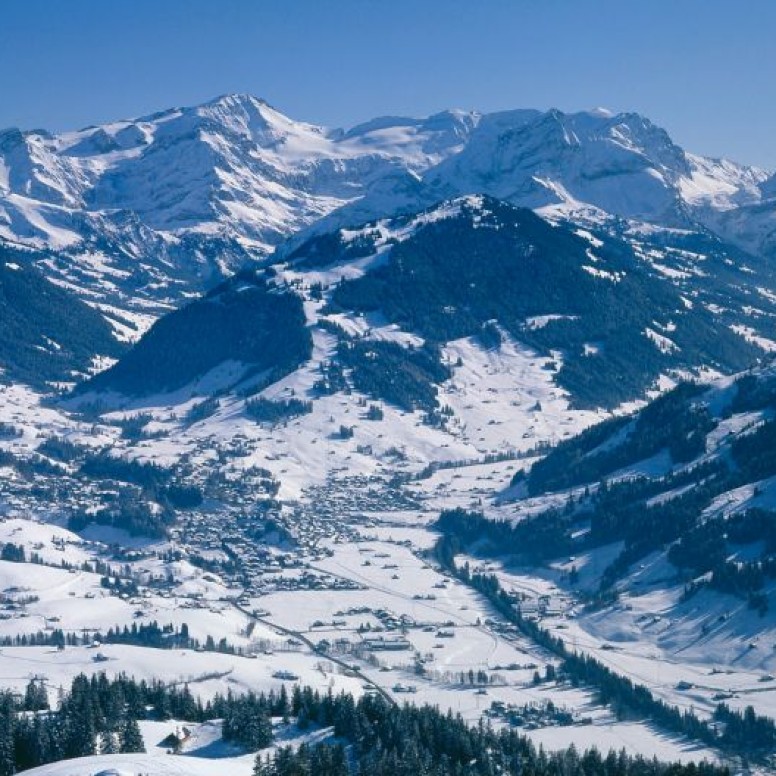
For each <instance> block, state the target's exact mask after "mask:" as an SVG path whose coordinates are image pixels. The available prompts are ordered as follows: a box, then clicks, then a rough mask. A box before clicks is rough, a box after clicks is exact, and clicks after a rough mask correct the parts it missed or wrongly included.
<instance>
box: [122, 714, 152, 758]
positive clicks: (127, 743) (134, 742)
mask: <svg viewBox="0 0 776 776" xmlns="http://www.w3.org/2000/svg"><path fill="white" fill-rule="evenodd" d="M120 748H121V752H122V753H131V752H145V750H146V749H145V744H144V743H143V736H142V735H141V733H140V727H139V726H138V724H137V720H134V719H128V720H127V721H126V722H125V723H124V727H123V728H122V729H121V737H120Z"/></svg>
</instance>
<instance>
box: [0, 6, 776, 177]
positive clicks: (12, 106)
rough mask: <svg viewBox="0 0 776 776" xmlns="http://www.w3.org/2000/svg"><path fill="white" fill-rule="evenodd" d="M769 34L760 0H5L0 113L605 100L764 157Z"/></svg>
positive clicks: (688, 142) (773, 164)
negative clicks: (219, 103)
mask: <svg viewBox="0 0 776 776" xmlns="http://www.w3.org/2000/svg"><path fill="white" fill-rule="evenodd" d="M775 33H776V2H773V1H772V0H745V2H740V0H739V2H733V1H732V0H671V1H670V2H669V1H668V0H619V1H618V2H612V1H611V0H383V1H381V2H378V1H377V0H285V2H278V1H277V0H130V1H125V0H3V2H2V5H1V6H0V73H2V77H0V127H5V126H20V127H22V128H25V129H30V128H37V127H46V128H50V129H54V130H62V129H72V128H77V127H82V126H86V125H88V124H92V123H98V122H101V121H106V120H110V119H116V118H123V117H130V116H136V115H141V114H144V113H150V112H153V111H154V110H158V109H162V108H166V107H170V106H173V105H190V104H196V103H198V102H202V101H205V100H207V99H209V98H211V97H214V96H216V95H218V94H223V93H226V92H250V93H252V94H255V95H257V96H260V97H264V98H265V99H266V100H268V101H269V102H271V103H272V104H273V105H275V106H276V107H278V108H279V109H281V110H282V111H284V112H285V113H287V114H289V115H291V116H292V117H294V118H299V119H305V120H308V121H313V122H316V123H323V124H327V125H330V126H348V125H352V124H354V123H357V122H359V121H362V120H364V119H367V118H371V117H373V116H376V115H385V114H410V115H427V114H429V113H433V112H435V111H437V110H441V109H444V108H448V107H461V108H475V109H477V110H481V111H492V110H499V109H505V108H517V107H538V108H549V107H557V108H561V109H562V110H578V109H584V108H592V107H596V106H604V107H608V108H611V109H613V110H636V111H639V112H640V113H644V114H645V115H647V116H649V117H650V118H651V119H652V120H653V121H655V122H656V123H658V124H660V125H662V126H664V127H665V128H666V129H668V131H669V132H670V133H671V134H672V136H673V137H674V139H675V140H676V141H677V142H679V143H680V144H682V145H684V146H685V147H687V148H688V149H689V150H693V151H696V152H699V153H704V154H709V155H717V156H727V157H730V158H733V159H737V160H740V161H743V162H748V163H754V164H759V165H761V166H765V167H767V168H770V169H776V99H775V98H776V45H774V35H775Z"/></svg>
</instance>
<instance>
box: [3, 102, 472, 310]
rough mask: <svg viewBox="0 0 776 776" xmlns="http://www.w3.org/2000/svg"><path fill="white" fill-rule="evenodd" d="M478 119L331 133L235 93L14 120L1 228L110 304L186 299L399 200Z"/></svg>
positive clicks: (377, 124)
mask: <svg viewBox="0 0 776 776" xmlns="http://www.w3.org/2000/svg"><path fill="white" fill-rule="evenodd" d="M475 122H476V117H475V116H473V115H469V114H463V113H454V112H449V113H444V114H439V115H437V116H432V117H430V118H429V119H426V120H422V121H416V120H411V119H384V120H377V121H373V122H370V123H369V124H364V125H361V126H358V127H354V128H353V129H351V130H349V131H348V132H344V131H342V130H335V131H329V130H326V129H324V128H322V127H317V126H313V125H311V124H306V123H302V122H296V121H292V120H291V119H289V118H287V117H286V116H284V115H283V114H281V113H280V112H278V111H277V110H275V109H273V108H272V107H270V106H269V105H267V104H266V103H265V102H263V101H261V100H258V99H255V98H253V97H249V96H245V95H230V96H225V97H222V98H219V99H217V100H214V101H212V102H210V103H206V104H204V105H201V106H198V107H194V108H183V109H173V110H168V111H164V112H162V113H157V114H154V115H151V116H146V117H143V118H140V119H136V120H132V121H120V122H116V123H112V124H107V125H104V126H100V127H91V128H88V129H84V130H81V131H78V132H70V133H65V134H61V135H56V136H54V135H50V134H48V133H46V132H24V133H22V132H20V131H19V130H15V129H13V130H6V131H5V132H3V133H2V134H0V236H2V237H4V238H6V239H8V240H14V241H19V242H23V243H25V244H31V245H34V246H36V247H39V248H43V247H46V248H52V249H56V250H57V251H59V253H58V256H57V259H56V260H52V262H51V263H50V264H49V266H48V271H49V272H50V273H52V274H55V275H57V276H58V277H59V278H60V279H61V280H63V281H66V282H71V283H73V284H74V285H77V286H79V287H81V288H82V290H84V291H85V292H91V293H93V294H96V295H97V297H98V298H100V299H101V300H102V301H105V302H108V301H113V302H115V301H118V300H117V299H116V296H117V295H118V297H119V300H120V301H121V302H122V304H125V305H129V306H132V301H133V297H140V298H142V297H147V298H148V299H150V300H152V301H154V302H156V303H157V304H158V303H159V302H162V301H167V300H169V299H173V300H177V299H179V298H180V297H181V295H182V294H183V293H185V292H186V291H190V290H192V289H194V290H201V289H202V288H203V287H206V286H207V285H208V284H211V283H212V282H214V281H215V280H217V279H218V278H219V277H223V276H224V275H225V274H229V273H230V272H231V271H234V270H235V269H237V268H238V267H239V266H240V265H241V264H243V263H245V262H246V261H248V260H249V259H251V258H257V257H260V256H262V255H265V254H266V253H267V252H268V251H269V250H270V249H271V247H272V246H274V245H275V244H277V243H278V242H279V241H280V240H281V239H282V238H283V237H285V236H288V235H289V234H291V233H293V232H294V231H296V230H297V229H299V228H300V227H302V226H305V225H307V224H310V223H312V222H313V221H315V220H317V219H318V218H320V217H321V216H322V215H325V214H326V213H329V212H330V211H332V210H333V209H335V208H338V207H340V206H341V205H343V204H345V203H347V202H350V201H352V200H354V199H357V198H360V197H362V196H363V195H364V194H365V193H366V192H369V191H370V190H372V189H377V190H379V191H381V192H382V196H388V195H389V194H390V195H392V196H393V195H394V194H395V192H396V190H397V189H400V188H401V187H402V186H406V185H411V183H412V181H414V180H415V176H416V175H417V173H418V172H419V171H423V170H425V169H427V168H428V167H429V166H431V165H433V164H435V163H436V162H438V161H439V160H440V159H442V158H444V157H446V156H447V155H449V154H450V153H453V152H455V151H457V150H459V149H460V148H461V146H462V144H463V143H464V142H465V140H466V138H467V136H468V134H469V132H470V130H471V128H472V126H473V125H474V123H475Z"/></svg>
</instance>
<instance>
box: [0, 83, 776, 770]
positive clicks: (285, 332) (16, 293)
mask: <svg viewBox="0 0 776 776" xmlns="http://www.w3.org/2000/svg"><path fill="white" fill-rule="evenodd" d="M775 190H776V189H775V188H774V179H773V177H771V176H770V175H769V174H768V173H766V172H764V171H761V170H758V169H755V168H749V167H745V166H742V165H738V164H735V163H733V162H729V161H722V160H712V159H707V158H704V157H700V156H697V155H694V154H691V153H689V152H685V151H684V150H683V149H681V148H680V147H679V146H677V145H676V144H675V143H674V142H673V141H672V140H671V138H670V137H669V136H668V135H667V133H666V132H665V131H663V130H662V129H660V128H659V127H656V126H655V125H653V124H652V123H651V122H650V121H649V120H648V119H646V118H644V117H641V116H639V115H637V114H619V115H612V114H610V113H608V112H606V111H602V110H596V111H591V112H585V113H577V114H564V113H562V112H560V111H548V112H540V111H533V110H519V111H509V112H504V113H498V114H485V115H482V114H479V113H476V112H464V111H448V112H445V113H441V114H438V115H435V116H431V117H429V118H426V119H407V118H379V119H375V120H374V121H371V122H368V123H366V124H363V125H361V126H357V127H354V128H352V129H349V130H330V129H326V128H322V127H318V126H313V125H310V124H306V123H303V122H297V121H294V120H291V119H289V118H288V117H286V116H284V115H283V114H282V113H280V112H279V111H277V110H276V109H274V108H272V107H271V106H269V105H267V103H265V102H263V101H262V100H258V99H256V98H253V97H249V96H245V95H229V96H225V97H221V98H219V99H217V100H214V101H212V102H209V103H207V104H205V105H201V106H197V107H193V108H176V109H171V110H169V111H164V112H162V113H158V114H155V115H152V116H147V117H143V118H140V119H133V120H127V121H118V122H115V123H111V124H107V125H104V126H101V127H91V128H87V129H84V130H80V131H78V132H70V133H64V134H58V135H52V134H49V133H46V132H42V131H35V132H21V131H18V130H7V131H4V132H2V133H0V315H2V324H3V331H0V365H1V366H2V373H1V374H0V642H2V646H1V647H0V668H2V676H3V677H4V679H3V682H2V685H3V686H4V687H7V688H8V689H10V690H11V691H13V692H14V693H18V694H19V696H20V697H25V693H26V692H28V691H29V689H28V688H29V687H30V683H31V682H32V685H33V687H38V686H40V687H42V688H43V689H42V691H41V692H42V694H43V696H44V698H45V701H46V703H47V704H49V705H50V706H51V707H56V704H57V703H58V702H59V701H60V700H61V699H62V698H63V697H64V696H65V694H66V693H67V692H69V690H70V686H71V683H72V682H74V681H75V680H77V678H78V677H79V675H80V674H86V675H89V676H99V675H100V674H102V673H104V674H105V675H106V677H107V678H108V679H109V680H117V681H118V680H121V681H123V679H122V677H123V678H126V677H133V678H134V679H135V680H137V681H141V680H145V681H147V682H149V683H150V682H152V681H153V680H155V679H163V680H164V682H165V685H166V687H167V690H168V691H169V692H172V693H173V696H172V700H171V701H170V699H169V698H167V699H166V700H165V703H167V702H168V701H169V702H172V703H173V704H175V703H178V702H179V701H180V699H179V698H177V696H175V695H174V692H175V691H176V690H180V689H181V688H184V687H186V688H188V691H190V693H191V694H192V695H193V696H195V697H196V698H199V699H200V700H201V701H202V702H203V703H207V702H211V703H214V704H216V705H217V704H218V703H219V702H220V700H219V699H222V698H224V697H226V696H227V695H228V694H229V693H233V694H235V695H238V694H242V693H249V692H253V693H262V692H264V693H272V696H271V697H272V698H273V699H274V698H275V696H276V694H279V693H280V692H281V688H285V690H284V692H286V693H288V695H289V696H290V695H291V694H292V693H293V692H294V688H295V687H296V688H300V687H309V688H312V689H313V690H317V691H318V692H319V693H321V694H322V695H323V696H325V695H326V693H328V692H331V693H333V694H334V695H336V694H338V693H339V692H341V691H342V692H346V693H350V694H352V695H353V696H354V698H357V699H358V698H367V699H377V701H375V702H379V699H382V702H384V703H385V704H387V705H388V706H389V707H391V706H392V705H393V704H396V705H397V706H403V704H404V703H405V702H407V703H410V704H413V705H418V706H420V705H422V704H432V705H436V706H438V707H439V708H440V709H441V710H442V711H443V712H446V711H447V710H448V709H449V710H451V711H452V712H454V713H459V714H460V715H461V716H462V718H463V719H464V720H465V721H466V722H468V723H472V724H476V723H478V722H480V721H488V722H489V723H490V724H492V725H493V726H494V728H495V729H497V730H511V731H517V732H520V733H521V734H525V735H526V736H528V738H529V739H530V740H531V741H532V742H533V743H534V744H535V745H536V746H537V747H538V746H539V745H541V746H542V747H544V748H545V749H546V750H548V751H557V750H561V749H565V748H566V747H568V746H569V745H570V744H572V743H573V744H574V746H575V747H576V748H577V749H578V750H579V751H580V752H581V751H583V750H585V749H587V748H588V747H590V746H592V745H595V746H597V747H598V749H599V750H601V751H602V752H604V753H605V752H607V751H608V750H610V749H614V750H619V749H621V748H623V747H625V748H626V749H627V750H628V752H629V753H632V754H639V755H643V756H645V757H647V758H651V757H653V756H657V757H658V758H659V759H661V760H669V761H673V760H677V761H682V762H691V761H698V760H702V759H706V760H708V761H709V762H711V763H716V764H724V765H729V766H731V767H733V768H734V769H739V770H743V769H746V768H752V769H754V770H758V769H759V770H760V771H761V772H769V770H768V769H769V768H770V769H772V768H773V767H776V764H774V761H773V749H772V748H770V749H769V747H770V746H771V743H772V742H774V741H776V738H774V735H776V734H775V733H774V730H775V729H774V727H773V721H772V720H773V719H774V718H776V679H775V678H774V677H775V676H776V614H775V612H776V598H775V597H774V596H776V539H775V538H774V537H776V506H775V502H774V497H776V463H775V462H774V461H773V460H772V457H773V452H772V451H773V428H774V422H776V421H774V412H776V377H774V368H773V367H772V366H771V365H770V363H771V355H770V354H772V353H773V351H774V350H775V349H776V278H775V277H774V272H773V269H772V260H773V258H774V257H776V253H775V252H774V234H776V222H774V217H775V216H774V214H776V198H774V196H773V195H774V191H775ZM588 660H589V661H590V663H589V664H587V663H585V661H588ZM74 686H75V685H74ZM634 686H635V687H636V688H637V690H636V691H633V692H631V691H632V688H633V687H634ZM629 687H630V689H629ZM133 691H134V690H133ZM106 692H107V690H106ZM122 692H129V690H128V689H127V688H124V689H122ZM160 692H161V691H160ZM297 692H299V690H298V689H297ZM159 697H160V698H161V697H164V698H166V696H164V693H161V695H160V696H159ZM274 702H275V701H273V703H274ZM369 702H371V701H366V702H365V703H367V706H368V703H369ZM148 703H149V706H148V707H149V708H152V707H153V709H154V711H153V713H149V714H148V715H147V716H148V718H147V719H141V721H140V724H139V730H140V735H141V736H142V739H143V741H144V745H145V749H146V751H147V754H140V753H133V754H129V753H125V754H116V753H114V752H112V751H108V749H110V748H112V747H113V746H114V742H113V738H111V736H113V733H112V732H111V733H106V732H103V733H102V735H103V737H102V739H100V740H101V741H102V743H101V744H100V748H101V751H99V752H94V753H92V752H83V753H82V754H84V755H92V756H87V757H85V758H84V759H81V760H79V759H74V760H67V761H63V762H60V763H55V764H51V765H43V766H42V767H41V768H40V769H39V770H33V771H30V772H31V773H40V774H42V775H43V774H46V775H47V776H55V775H58V774H62V775H63V776H64V775H65V774H78V776H82V775H83V776H86V775H87V774H93V773H145V772H148V773H159V774H165V773H197V774H198V773H203V774H215V773H221V772H225V770H224V769H226V771H228V772H229V773H235V774H241V773H245V774H250V773H252V772H253V767H254V757H255V755H254V753H253V749H251V747H250V745H247V744H246V743H245V742H244V741H241V740H236V739H235V738H232V739H229V738H228V737H224V736H223V735H222V733H223V730H222V728H221V726H220V724H221V723H220V722H219V721H218V720H220V719H221V717H220V716H217V715H216V712H215V711H214V712H213V713H212V714H211V715H210V716H208V715H207V714H206V713H205V712H204V711H202V710H201V709H200V710H198V711H197V712H196V714H194V713H193V712H192V716H197V715H198V717H197V719H193V718H184V717H180V718H177V717H176V716H175V714H173V713H172V711H169V709H168V711H169V713H167V714H166V715H163V714H161V713H160V711H159V708H160V707H159V706H158V705H155V704H158V703H161V701H160V700H159V698H156V697H154V698H152V699H151V700H149V701H148ZM40 707H41V708H42V703H41V706H40ZM750 707H751V711H750V710H748V709H749V708H750ZM273 708H274V709H275V711H277V708H275V707H273ZM671 709H674V711H676V713H674V711H669V710H671ZM36 710H38V711H39V710H40V709H39V708H37V707H35V708H30V709H28V711H29V712H30V713H31V714H32V713H34V712H35V711H36ZM677 710H678V711H677ZM296 711H297V712H298V711H299V709H296ZM329 711H331V710H329ZM262 713H264V712H263V711H262ZM327 713H328V712H327ZM332 713H333V712H332ZM405 713H410V712H405ZM375 714H377V712H375ZM683 715H684V716H683ZM270 716H271V720H270V722H271V726H272V729H273V731H274V732H273V735H274V743H272V748H270V749H268V751H275V750H277V749H280V748H281V747H282V746H283V745H284V744H291V745H292V746H293V747H294V748H295V750H297V751H298V750H299V747H303V745H304V744H315V743H316V742H317V743H321V742H328V743H330V744H332V746H335V745H336V744H338V743H340V744H345V745H346V746H350V744H349V743H348V742H352V740H353V739H351V738H349V735H350V733H348V734H345V733H343V730H344V729H345V728H344V727H343V725H344V723H343V722H342V721H341V720H340V721H338V722H336V723H335V722H333V721H332V718H331V717H330V716H328V717H327V716H326V714H325V713H324V712H320V715H319V718H316V719H313V720H312V721H311V722H310V724H309V725H308V726H307V727H305V726H304V725H302V724H300V723H299V720H298V713H297V714H293V715H291V716H292V717H293V718H294V719H292V720H291V721H289V719H288V717H289V713H288V711H287V710H286V711H285V712H284V713H274V712H273V713H272V714H271V715H270ZM294 720H296V721H294ZM184 729H185V730H188V732H187V733H185V734H182V733H181V730H184ZM116 735H119V734H118V733H116ZM121 735H124V732H122V733H121ZM170 736H172V737H173V738H172V739H170ZM176 737H177V738H176ZM108 741H111V743H110V744H108V743H107V742H108ZM176 741H177V743H176ZM171 750H174V751H175V752H176V753H177V754H176V755H169V754H168V752H169V751H171ZM302 751H304V748H303V749H302ZM71 756H72V755H71ZM31 762H33V761H32V760H31Z"/></svg>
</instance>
